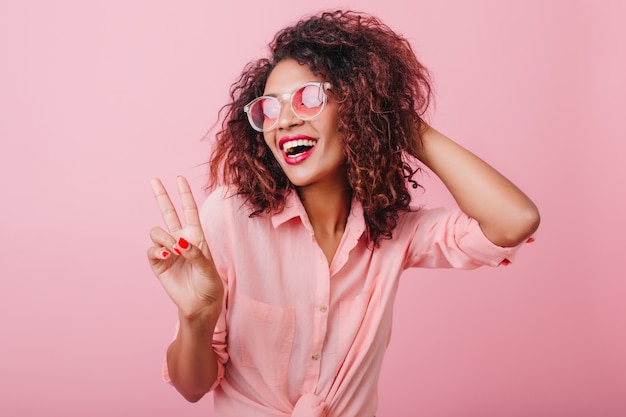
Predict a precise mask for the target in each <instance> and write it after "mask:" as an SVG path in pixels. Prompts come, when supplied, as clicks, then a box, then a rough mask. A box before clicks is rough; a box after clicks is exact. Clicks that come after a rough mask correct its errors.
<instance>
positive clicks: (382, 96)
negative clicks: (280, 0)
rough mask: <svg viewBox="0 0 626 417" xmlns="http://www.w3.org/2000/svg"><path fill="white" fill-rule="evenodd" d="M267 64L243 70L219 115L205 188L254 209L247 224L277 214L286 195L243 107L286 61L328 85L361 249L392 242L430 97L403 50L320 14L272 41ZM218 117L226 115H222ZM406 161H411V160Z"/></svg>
mask: <svg viewBox="0 0 626 417" xmlns="http://www.w3.org/2000/svg"><path fill="white" fill-rule="evenodd" d="M269 48H270V51H271V58H269V59H267V58H264V59H259V60H257V61H254V62H251V63H249V64H248V65H247V66H246V67H245V68H244V70H243V72H242V74H241V76H240V77H239V79H238V80H237V82H235V83H234V84H233V85H232V87H231V90H230V96H231V99H232V102H231V103H230V104H228V105H226V106H224V107H223V108H222V110H221V112H220V113H221V114H223V122H222V125H221V130H220V131H219V132H218V133H217V135H216V145H215V148H214V150H213V153H212V155H211V160H210V179H209V184H208V187H209V188H212V187H215V186H216V185H217V184H218V183H219V182H224V183H226V184H229V185H231V186H233V187H234V189H235V190H236V192H237V193H238V194H239V195H241V196H243V198H244V199H245V201H246V202H247V204H249V205H250V207H251V208H252V213H251V216H254V215H259V214H261V213H277V212H280V211H281V210H282V209H283V208H284V205H285V198H286V196H287V194H288V193H289V192H290V191H291V190H292V189H293V188H294V186H293V185H292V184H291V183H290V182H289V180H288V179H287V177H286V175H285V174H284V173H283V171H282V169H281V168H280V166H279V164H278V162H277V161H276V160H275V158H274V156H273V155H272V153H271V151H270V149H269V148H268V147H267V145H266V144H265V141H264V140H263V135H262V133H259V132H257V131H255V130H254V129H253V128H252V127H251V126H250V124H249V123H248V120H247V117H246V114H245V113H244V111H243V107H244V106H245V105H246V104H247V103H248V102H249V101H251V100H252V99H254V98H255V97H258V96H260V95H262V94H263V90H264V88H265V83H266V81H267V78H268V77H269V74H270V72H271V71H272V69H273V68H274V67H275V66H276V65H277V64H278V63H279V62H281V61H282V60H284V59H287V58H291V59H294V60H296V61H298V62H299V63H300V64H304V65H306V66H307V67H308V68H309V69H310V70H311V71H312V72H313V73H314V74H316V75H318V76H320V77H322V78H323V79H326V80H328V81H330V83H331V84H332V89H331V91H330V94H331V95H332V97H333V98H334V99H335V100H337V101H338V103H339V106H338V113H339V133H340V136H341V137H342V139H343V142H344V149H345V157H346V167H347V173H348V182H349V184H350V187H351V188H352V192H353V195H354V196H355V197H356V199H357V200H358V201H360V202H361V204H362V205H363V211H364V215H365V222H366V225H367V231H368V238H369V242H370V243H371V244H373V245H374V246H378V245H379V243H380V240H381V239H383V238H385V239H390V238H391V236H392V231H393V229H394V228H395V227H396V225H397V222H398V217H399V214H400V213H401V212H405V211H408V210H410V201H411V197H410V194H409V191H408V186H409V184H411V186H412V187H414V188H416V187H418V186H419V185H418V184H417V182H416V181H415V180H413V176H414V175H415V173H416V172H417V170H418V168H417V167H414V164H409V163H408V159H409V158H410V156H413V157H415V158H417V151H418V149H419V147H420V146H421V137H420V132H421V127H422V126H423V122H422V116H423V114H424V112H425V111H426V109H427V107H428V104H429V101H430V98H431V87H430V82H429V74H428V71H427V69H426V68H425V67H424V66H423V65H422V64H420V62H419V61H418V60H417V58H416V56H415V54H414V52H413V50H412V48H411V46H410V44H409V42H408V41H407V40H406V39H405V38H404V37H402V36H400V35H398V34H396V33H395V32H394V31H392V30H391V29H390V28H389V27H388V26H386V25H385V24H383V23H382V22H381V21H380V20H379V19H377V18H376V17H373V16H370V15H366V14H362V13H357V12H353V11H334V12H323V13H321V14H319V15H316V16H312V17H309V18H306V19H303V20H301V21H299V22H297V23H296V24H295V25H293V26H290V27H287V28H285V29H283V30H281V31H280V32H278V33H277V34H276V37H275V38H274V40H273V41H272V42H271V43H270V45H269ZM224 113H225V114H224ZM409 155H410V156H409Z"/></svg>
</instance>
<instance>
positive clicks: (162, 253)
mask: <svg viewBox="0 0 626 417" xmlns="http://www.w3.org/2000/svg"><path fill="white" fill-rule="evenodd" d="M161 256H162V257H163V258H167V257H168V256H170V253H169V252H168V251H166V250H164V251H163V252H161Z"/></svg>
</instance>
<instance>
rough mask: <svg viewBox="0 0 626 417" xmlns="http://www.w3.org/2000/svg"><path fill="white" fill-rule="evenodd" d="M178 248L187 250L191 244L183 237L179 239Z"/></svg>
mask: <svg viewBox="0 0 626 417" xmlns="http://www.w3.org/2000/svg"><path fill="white" fill-rule="evenodd" d="M178 246H180V248H181V249H187V248H188V247H189V242H187V241H186V240H185V239H183V238H182V237H181V238H178Z"/></svg>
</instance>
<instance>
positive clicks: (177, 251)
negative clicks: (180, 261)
mask: <svg viewBox="0 0 626 417" xmlns="http://www.w3.org/2000/svg"><path fill="white" fill-rule="evenodd" d="M174 252H176V253H177V254H178V255H182V253H181V252H180V251H179V250H178V249H177V248H174Z"/></svg>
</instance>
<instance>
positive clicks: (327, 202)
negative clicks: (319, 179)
mask: <svg viewBox="0 0 626 417" xmlns="http://www.w3.org/2000/svg"><path fill="white" fill-rule="evenodd" d="M298 195H299V196H300V199H301V200H302V205H303V206H304V209H305V210H306V212H307V215H308V216H309V221H310V222H311V226H313V230H314V231H315V234H316V235H318V234H324V235H327V236H329V235H334V234H337V233H338V234H340V235H341V234H342V233H343V231H344V229H345V226H346V222H347V220H348V215H349V214H350V204H351V201H352V190H351V189H350V187H349V186H348V184H347V182H338V183H334V184H316V185H314V186H307V187H298Z"/></svg>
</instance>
